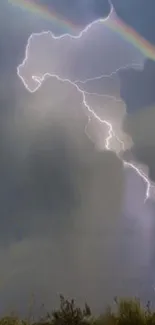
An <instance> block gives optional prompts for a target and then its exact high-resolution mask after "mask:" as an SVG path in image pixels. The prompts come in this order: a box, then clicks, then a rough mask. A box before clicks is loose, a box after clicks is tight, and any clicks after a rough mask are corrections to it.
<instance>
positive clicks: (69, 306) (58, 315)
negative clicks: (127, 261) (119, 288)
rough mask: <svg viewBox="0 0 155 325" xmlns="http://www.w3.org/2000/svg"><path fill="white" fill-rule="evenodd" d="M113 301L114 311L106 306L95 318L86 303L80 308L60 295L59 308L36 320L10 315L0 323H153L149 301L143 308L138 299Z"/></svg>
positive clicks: (153, 314)
mask: <svg viewBox="0 0 155 325" xmlns="http://www.w3.org/2000/svg"><path fill="white" fill-rule="evenodd" d="M115 303H116V310H115V312H114V311H113V310H112V309H111V308H110V307H108V308H107V309H106V310H105V312H104V313H103V314H102V315H100V316H99V317H96V318H95V317H93V316H92V313H91V310H90V308H89V306H88V305H87V304H85V307H84V309H81V308H79V307H77V306H76V305H75V301H74V300H71V301H69V300H66V299H65V298H64V297H63V296H60V307H59V309H58V310H55V311H53V312H52V313H48V314H47V315H46V316H45V317H44V318H42V319H40V321H38V322H32V321H24V320H20V319H19V318H18V317H14V316H10V317H4V318H2V319H0V325H155V312H153V311H152V310H151V308H150V302H148V304H147V305H146V307H145V308H144V307H142V305H141V303H140V301H139V300H138V299H119V300H118V299H115Z"/></svg>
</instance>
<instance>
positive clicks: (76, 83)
mask: <svg viewBox="0 0 155 325" xmlns="http://www.w3.org/2000/svg"><path fill="white" fill-rule="evenodd" d="M112 11H113V8H112V7H111V12H110V14H111V13H112ZM110 14H109V16H110ZM109 16H108V17H107V18H106V19H108V18H109ZM104 20H105V19H104ZM99 21H103V19H100V20H97V21H94V22H92V23H91V24H89V25H87V26H86V28H85V29H83V30H82V31H81V32H80V33H79V34H78V35H76V36H72V35H70V34H63V35H61V36H55V35H54V34H53V33H52V32H51V31H43V32H41V33H32V34H31V35H30V37H29V39H28V42H27V46H26V49H25V57H24V60H23V62H22V63H21V64H20V65H19V66H18V67H17V75H18V77H19V78H20V79H21V80H22V82H23V84H24V86H25V88H26V89H27V90H28V91H29V92H31V93H33V92H35V91H37V90H38V89H39V88H40V86H41V85H42V82H43V81H44V80H45V78H46V77H55V78H56V79H57V80H59V81H61V82H67V83H69V84H71V85H72V86H74V87H75V88H76V90H77V91H78V92H79V93H80V94H81V95H82V103H83V105H84V107H85V108H86V109H87V111H88V112H89V114H88V123H87V125H86V127H85V132H86V129H87V126H88V124H89V122H90V120H91V118H90V115H91V116H93V117H94V118H95V119H96V120H97V121H98V122H99V123H101V124H104V125H106V126H107V128H108V135H107V137H106V140H105V149H106V150H111V140H112V139H113V138H115V139H116V140H117V141H118V142H119V143H120V145H121V148H122V151H124V142H123V141H121V140H120V139H119V138H118V137H117V135H116V134H115V132H114V130H113V126H112V124H111V123H110V122H109V121H107V120H104V119H101V118H100V117H99V116H98V115H97V113H96V112H95V111H94V110H93V109H92V108H91V107H90V105H89V104H88V103H87V100H86V95H87V94H92V95H93V94H94V95H98V96H108V95H100V94H97V93H88V92H86V91H84V90H83V89H81V87H80V84H86V83H87V82H89V81H94V80H99V79H102V78H104V77H113V75H115V74H116V73H117V72H118V71H119V70H121V69H122V68H123V69H126V68H128V67H129V66H130V67H131V66H139V67H141V65H140V64H136V63H133V64H130V65H126V66H125V67H120V68H119V69H117V70H116V71H114V72H112V73H111V74H110V75H103V74H102V75H100V76H96V77H94V78H88V79H86V80H84V81H82V80H75V81H71V80H70V79H66V78H61V77H60V76H59V75H56V74H52V73H48V72H47V73H45V74H43V75H42V76H41V77H40V76H37V75H32V76H31V77H32V80H34V81H35V82H37V86H36V88H35V89H33V90H32V89H31V88H30V87H29V85H28V84H27V83H26V81H25V79H24V77H22V75H21V74H20V69H21V68H22V67H24V65H25V63H26V62H27V60H28V57H29V48H30V43H31V40H32V39H33V37H35V36H40V35H43V34H47V33H49V34H51V36H52V38H54V39H61V38H63V37H66V36H67V37H70V38H76V39H80V38H81V37H82V35H83V34H84V33H86V32H87V31H88V30H89V29H90V27H91V26H92V25H93V24H95V23H96V22H99ZM108 97H111V98H113V99H114V100H117V101H121V100H119V99H116V98H115V97H113V96H108ZM87 135H88V134H87ZM88 136H89V135H88ZM122 161H123V165H124V167H125V168H132V169H134V171H135V172H136V173H137V174H138V175H139V176H140V177H141V178H142V179H143V181H144V182H145V184H146V195H145V201H146V200H147V199H148V198H149V196H150V189H151V187H152V184H151V183H150V181H149V179H148V178H147V176H146V175H145V174H144V172H143V171H142V170H141V169H139V168H138V167H136V165H134V164H133V163H131V162H127V161H125V160H122ZM145 201H144V202H145Z"/></svg>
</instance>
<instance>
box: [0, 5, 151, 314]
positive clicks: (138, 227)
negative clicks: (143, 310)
mask: <svg viewBox="0 0 155 325" xmlns="http://www.w3.org/2000/svg"><path fill="white" fill-rule="evenodd" d="M24 2H25V3H26V1H21V5H22V3H24ZM30 2H31V1H30ZM37 2H39V3H40V4H43V3H44V5H46V9H47V10H48V12H49V13H51V17H52V13H53V12H55V16H57V17H59V19H57V20H54V19H52V18H51V19H45V15H44V14H43V9H42V11H40V12H41V14H40V15H38V14H37V11H36V10H34V11H33V13H32V12H30V11H28V10H23V9H24V7H22V6H19V4H20V1H18V6H16V3H17V2H16V1H13V0H11V1H6V0H1V3H0V24H1V28H0V36H1V42H0V71H1V74H0V101H1V105H0V126H1V127H0V133H1V137H0V150H1V161H0V167H1V168H0V174H1V183H0V193H1V196H0V197H1V204H0V222H1V226H0V262H1V268H0V279H1V281H0V301H1V304H0V312H1V313H5V312H10V311H11V310H19V311H20V312H21V313H26V311H27V310H28V306H29V301H30V298H31V295H32V294H34V295H35V297H36V299H35V300H36V307H35V308H36V314H38V313H39V311H38V310H39V307H40V305H41V303H42V302H44V303H45V304H46V306H47V308H51V306H53V307H55V306H56V305H57V303H58V299H59V297H58V296H59V294H60V293H63V294H64V295H66V296H67V297H75V298H76V300H77V302H78V303H80V304H82V303H83V302H84V301H85V300H87V301H88V303H90V305H91V306H92V308H93V310H95V311H101V310H102V308H103V306H104V305H105V303H107V302H111V301H112V298H113V297H114V296H115V295H123V296H128V295H138V296H140V297H141V298H142V299H143V300H145V301H146V300H147V299H151V298H152V299H153V298H154V294H155V292H154V286H155V278H154V268H155V251H154V227H155V222H154V215H155V203H154V197H153V194H154V191H153V189H152V193H153V194H152V198H151V199H148V200H147V202H146V203H145V204H144V200H145V195H146V191H147V183H146V182H144V178H143V177H140V176H139V175H138V174H137V172H136V171H135V170H134V169H133V168H131V167H127V166H124V164H123V158H124V159H126V160H128V161H129V162H131V161H132V162H134V164H135V165H136V166H138V167H139V166H140V168H141V169H142V171H143V172H145V173H146V175H148V176H149V179H150V180H151V181H152V182H153V181H155V169H154V166H155V164H154V161H155V155H154V149H155V131H154V118H155V116H154V115H155V114H154V107H155V92H154V88H153V87H154V79H155V63H154V61H151V60H148V58H146V57H144V55H143V54H142V53H141V51H140V50H138V49H136V48H135V47H134V46H133V45H132V44H130V43H129V42H127V41H126V40H125V39H123V38H122V37H121V36H120V35H119V34H116V33H115V32H114V31H112V29H110V28H108V27H107V24H106V21H105V22H103V21H102V22H101V21H100V22H99V21H98V22H96V23H95V24H92V26H90V28H89V29H88V30H86V31H85V32H84V33H82V35H81V38H78V33H77V30H78V31H79V32H80V31H82V29H84V28H85V27H86V26H87V25H88V24H90V23H92V22H93V21H96V20H98V19H99V18H107V17H108V15H109V14H110V10H111V6H110V4H109V3H108V0H104V1H100V0H98V1H94V0H85V1H84V0H81V1H77V0H74V1H73V0H72V1H69V0H63V1H62V0H59V1H58V0H53V1H52V0H51V1H49V0H48V1H43V0H40V1H37ZM111 2H112V4H113V7H114V10H115V15H116V14H117V15H118V17H119V19H122V20H124V22H126V23H127V24H129V25H130V26H132V27H133V28H134V29H135V30H136V31H137V32H138V33H140V34H141V35H142V36H143V37H145V38H146V39H147V40H148V41H149V42H152V44H154V43H155V38H154V34H153V33H152V30H153V28H154V27H155V26H154V24H155V23H154V17H153V14H152V13H153V12H154V11H153V9H155V8H154V2H153V0H148V1H147V6H146V1H142V0H141V1H140V0H133V1H131V0H126V1H124V0H112V1H111ZM32 3H33V8H36V7H35V1H32ZM113 14H114V13H112V14H111V15H110V16H109V18H108V19H109V22H110V21H113V19H114V16H113ZM137 17H138V18H137ZM60 18H61V20H60ZM62 19H63V20H64V21H68V22H70V24H69V25H70V26H72V28H71V27H70V29H69V27H67V26H68V25H66V24H64V23H62V22H61V21H62ZM8 22H9V24H8ZM74 26H76V28H75V27H74ZM43 30H44V31H45V32H44V33H43V34H41V32H42V31H43ZM48 31H50V32H48ZM32 33H37V34H36V35H34V34H33V37H31V38H30V35H31V34H32ZM66 33H69V34H71V35H72V36H74V38H72V37H71V36H69V35H68V36H64V37H61V38H60V39H59V38H57V39H55V36H57V37H58V36H62V35H63V34H66ZM26 49H28V57H27V59H26V60H25V61H23V60H24V57H25V53H26V52H25V51H26ZM121 67H126V68H125V69H120V68H121ZM17 68H18V74H19V75H20V77H21V78H19V76H18V75H17ZM45 73H50V74H52V75H53V76H52V77H47V78H45V80H44V81H43V82H40V84H39V83H38V81H37V80H39V79H37V80H34V79H33V78H32V76H37V77H38V78H42V76H43V75H44V74H45ZM54 75H57V77H56V76H54ZM40 80H41V79H40ZM25 86H27V88H29V90H30V91H31V92H30V91H28V89H26V87H25ZM38 86H40V87H38ZM37 88H38V90H37ZM84 99H85V101H86V102H85V104H84V102H83V100H84ZM87 105H89V108H90V109H91V111H89V110H88V106H87ZM96 116H99V117H100V120H99V119H96ZM107 122H108V123H107ZM109 123H111V124H112V126H113V132H114V133H113V134H112V136H113V137H112V139H111V140H110V149H111V150H108V151H107V150H105V146H106V139H107V137H109V136H111V133H109V132H111V129H110V124H109ZM114 134H115V136H114ZM122 143H123V144H124V146H123V147H122ZM122 149H123V152H122Z"/></svg>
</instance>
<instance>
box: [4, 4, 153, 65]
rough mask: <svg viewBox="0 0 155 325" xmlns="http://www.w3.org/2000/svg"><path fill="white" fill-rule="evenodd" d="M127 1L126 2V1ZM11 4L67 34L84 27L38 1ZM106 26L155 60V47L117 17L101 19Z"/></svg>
mask: <svg viewBox="0 0 155 325" xmlns="http://www.w3.org/2000/svg"><path fill="white" fill-rule="evenodd" d="M124 1H125V0H124ZM8 2H9V3H11V4H12V5H15V6H17V7H19V8H20V9H22V10H25V11H28V12H30V13H32V14H34V15H38V16H40V17H41V18H42V19H46V20H48V21H51V23H53V24H56V25H57V26H59V27H61V28H62V29H63V30H64V31H65V33H70V34H75V32H76V34H77V33H78V32H80V30H81V29H82V26H77V25H75V24H74V23H72V22H70V21H69V20H66V19H64V17H63V16H62V15H60V14H58V13H57V12H56V11H55V10H52V11H51V10H49V9H48V8H47V6H45V5H42V4H39V3H37V0H35V1H34V0H8ZM100 21H102V22H103V23H104V24H105V26H107V27H108V28H109V29H111V30H113V31H114V32H115V33H117V34H119V35H120V36H121V37H122V38H123V39H124V40H125V41H127V42H129V43H131V44H132V45H133V46H134V47H135V48H137V49H138V50H139V51H140V52H141V53H142V54H143V55H144V56H146V57H148V58H150V59H152V60H155V46H154V45H152V44H151V43H150V42H148V41H147V40H146V39H145V38H143V37H142V36H141V35H139V34H138V33H137V32H136V31H135V30H134V29H133V28H132V27H130V26H128V25H126V24H125V23H124V22H123V21H122V20H120V19H119V18H118V17H117V16H116V15H114V14H113V15H112V18H110V19H105V20H104V19H101V20H100Z"/></svg>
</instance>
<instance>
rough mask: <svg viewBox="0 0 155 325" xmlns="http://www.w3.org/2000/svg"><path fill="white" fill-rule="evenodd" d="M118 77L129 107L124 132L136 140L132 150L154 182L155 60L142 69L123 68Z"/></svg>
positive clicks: (124, 98)
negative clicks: (147, 168) (146, 168)
mask: <svg viewBox="0 0 155 325" xmlns="http://www.w3.org/2000/svg"><path fill="white" fill-rule="evenodd" d="M119 76H120V95H121V97H122V99H123V100H124V102H125V104H126V110H127V115H126V118H125V120H124V131H125V132H126V133H128V134H129V135H130V136H131V138H132V140H133V143H134V145H133V148H132V150H131V152H132V154H133V156H134V157H135V159H136V160H138V161H139V162H141V163H143V164H145V165H147V166H148V167H149V174H150V177H151V179H152V180H153V181H155V168H154V166H155V145H154V144H155V132H154V121H155V113H154V108H155V62H154V61H152V60H146V61H145V63H144V67H143V69H141V70H136V69H134V68H130V69H124V70H121V71H120V72H119Z"/></svg>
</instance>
